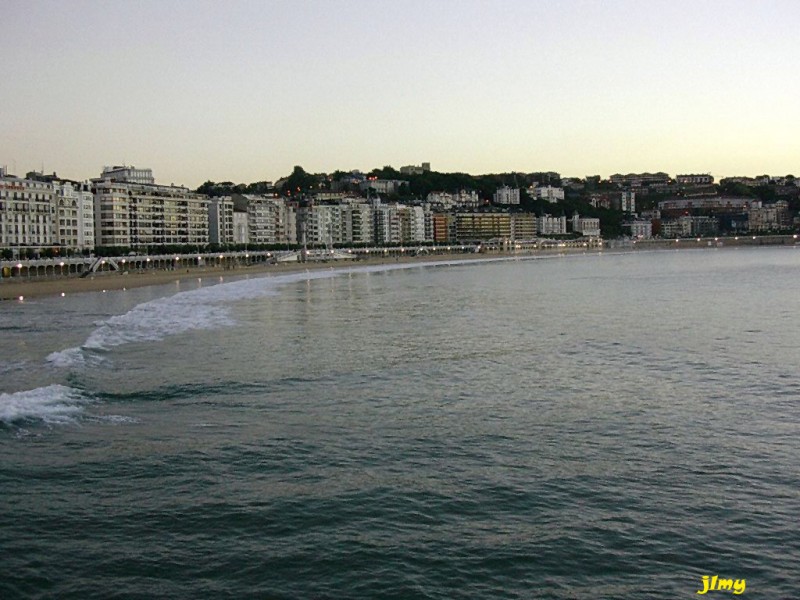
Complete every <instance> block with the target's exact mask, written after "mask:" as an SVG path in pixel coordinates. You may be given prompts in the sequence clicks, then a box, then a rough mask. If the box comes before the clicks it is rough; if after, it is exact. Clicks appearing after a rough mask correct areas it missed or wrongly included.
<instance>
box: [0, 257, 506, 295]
mask: <svg viewBox="0 0 800 600" xmlns="http://www.w3.org/2000/svg"><path fill="white" fill-rule="evenodd" d="M508 256H513V255H510V254H503V253H492V254H463V253H458V254H437V255H421V256H415V257H402V258H380V259H369V260H358V261H349V260H348V261H344V260H341V261H335V262H334V261H330V262H306V263H299V262H291V263H279V264H266V263H259V264H255V265H250V266H238V267H236V268H219V267H193V268H189V269H180V270H175V271H168V270H152V271H147V272H143V273H139V272H125V273H118V272H108V273H97V274H94V275H92V276H88V277H83V278H82V277H78V276H75V277H53V278H47V279H44V278H40V279H10V280H8V279H7V280H1V281H0V300H19V298H20V297H22V298H36V297H43V296H60V295H62V294H63V295H67V294H69V295H72V294H79V293H83V292H102V291H111V290H123V289H130V288H136V287H144V286H148V285H164V284H168V283H172V282H175V281H183V280H188V279H197V278H198V277H202V278H205V277H209V278H211V277H215V278H218V277H239V276H243V275H259V276H262V275H272V274H275V275H277V274H282V273H294V272H299V271H311V270H317V269H334V268H335V269H346V268H352V267H362V266H367V265H381V264H396V263H413V262H431V261H449V262H454V261H459V260H474V259H476V258H483V259H491V258H494V259H497V258H502V257H508Z"/></svg>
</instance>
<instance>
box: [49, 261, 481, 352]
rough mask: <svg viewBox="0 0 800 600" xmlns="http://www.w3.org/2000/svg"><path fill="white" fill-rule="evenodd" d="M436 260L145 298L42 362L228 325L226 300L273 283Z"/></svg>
mask: <svg viewBox="0 0 800 600" xmlns="http://www.w3.org/2000/svg"><path fill="white" fill-rule="evenodd" d="M470 262H476V261H475V260H464V261H460V262H459V263H458V264H464V263H470ZM441 264H442V263H439V262H421V263H404V264H395V265H370V266H361V267H359V266H353V267H350V268H347V269H333V268H331V269H327V270H322V269H320V270H315V271H302V272H295V273H287V274H285V275H274V276H266V277H255V278H252V279H241V280H237V281H231V282H226V283H220V284H216V285H211V286H208V287H204V288H200V289H195V290H188V291H184V292H178V293H177V294H174V295H172V296H166V297H163V298H157V299H155V300H150V301H148V302H144V303H142V304H139V305H137V306H135V307H134V308H132V309H131V310H130V311H128V312H127V313H125V314H122V315H117V316H114V317H110V318H108V319H105V320H103V321H99V322H97V323H96V327H97V328H96V329H95V330H94V331H92V333H91V334H89V337H88V338H87V339H86V341H85V342H84V343H83V344H82V345H81V346H80V347H75V348H67V349H65V350H61V351H58V352H53V353H51V354H50V355H49V356H47V361H48V362H49V363H50V364H51V365H53V366H55V367H59V368H82V367H85V366H87V361H88V360H91V357H92V353H93V352H103V351H106V350H109V349H111V348H114V347H117V346H122V345H124V344H130V343H136V342H156V341H160V340H163V339H164V338H166V337H168V336H172V335H178V334H181V333H186V332H188V331H193V330H200V329H216V328H220V327H228V326H231V325H234V324H235V321H234V319H233V318H232V317H231V311H230V306H229V304H230V303H231V302H235V301H241V300H250V299H256V298H264V297H267V296H274V295H277V294H278V288H280V287H282V286H285V285H288V284H291V283H297V282H301V281H310V280H315V279H329V278H332V277H337V276H340V275H344V274H348V273H374V272H377V271H394V270H398V269H408V268H412V267H424V266H433V265H437V266H438V265H441Z"/></svg>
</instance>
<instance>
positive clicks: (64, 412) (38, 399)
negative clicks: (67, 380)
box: [0, 384, 91, 425]
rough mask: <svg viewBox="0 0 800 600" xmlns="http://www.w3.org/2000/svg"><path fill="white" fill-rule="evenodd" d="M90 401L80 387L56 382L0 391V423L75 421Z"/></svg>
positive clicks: (61, 422)
mask: <svg viewBox="0 0 800 600" xmlns="http://www.w3.org/2000/svg"><path fill="white" fill-rule="evenodd" d="M89 402H91V398H89V397H87V396H85V395H84V394H83V393H82V392H81V391H80V390H76V389H75V388H71V387H67V386H65V385H59V384H53V385H48V386H46V387H40V388H36V389H33V390H25V391H22V392H13V393H10V394H5V393H2V394H0V422H2V423H5V424H6V425H11V424H13V423H19V422H24V421H41V422H43V423H47V424H64V423H72V422H74V421H75V420H76V418H77V417H78V416H79V415H80V414H81V413H83V410H84V408H83V405H85V404H87V403H89Z"/></svg>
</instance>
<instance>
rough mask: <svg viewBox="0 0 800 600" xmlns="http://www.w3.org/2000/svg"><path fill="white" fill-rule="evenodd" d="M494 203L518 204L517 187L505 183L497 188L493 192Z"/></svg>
mask: <svg viewBox="0 0 800 600" xmlns="http://www.w3.org/2000/svg"><path fill="white" fill-rule="evenodd" d="M494 203H495V204H519V188H511V187H508V186H507V185H504V186H503V187H499V188H497V191H496V192H495V193H494Z"/></svg>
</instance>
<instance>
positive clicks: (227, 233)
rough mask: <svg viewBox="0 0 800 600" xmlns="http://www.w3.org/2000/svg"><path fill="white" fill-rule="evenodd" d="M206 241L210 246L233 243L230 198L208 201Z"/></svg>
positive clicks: (231, 200)
mask: <svg viewBox="0 0 800 600" xmlns="http://www.w3.org/2000/svg"><path fill="white" fill-rule="evenodd" d="M208 241H209V242H210V243H212V244H232V243H234V223H233V199H232V198H231V197H230V196H224V197H222V198H211V199H210V200H209V201H208Z"/></svg>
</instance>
